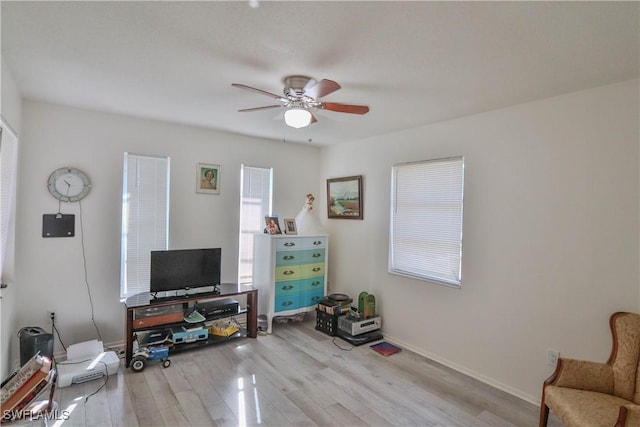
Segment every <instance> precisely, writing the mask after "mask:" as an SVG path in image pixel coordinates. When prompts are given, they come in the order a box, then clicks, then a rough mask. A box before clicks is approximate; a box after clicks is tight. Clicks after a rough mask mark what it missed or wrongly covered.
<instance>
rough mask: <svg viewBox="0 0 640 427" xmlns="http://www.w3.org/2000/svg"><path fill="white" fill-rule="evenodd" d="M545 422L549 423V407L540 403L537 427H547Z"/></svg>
mask: <svg viewBox="0 0 640 427" xmlns="http://www.w3.org/2000/svg"><path fill="white" fill-rule="evenodd" d="M547 422H549V407H548V406H547V405H546V404H545V403H544V401H542V403H540V424H539V427H547Z"/></svg>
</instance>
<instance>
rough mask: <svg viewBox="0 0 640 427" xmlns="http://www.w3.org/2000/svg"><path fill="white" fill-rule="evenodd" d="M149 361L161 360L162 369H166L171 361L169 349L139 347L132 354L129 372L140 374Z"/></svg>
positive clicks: (165, 347) (164, 347) (162, 347)
mask: <svg viewBox="0 0 640 427" xmlns="http://www.w3.org/2000/svg"><path fill="white" fill-rule="evenodd" d="M149 360H161V361H162V367H163V368H168V367H169V366H171V360H169V347H167V346H158V347H139V348H137V349H136V350H135V351H134V352H133V358H132V359H131V370H133V372H142V371H143V370H144V368H145V367H146V365H147V362H148V361H149Z"/></svg>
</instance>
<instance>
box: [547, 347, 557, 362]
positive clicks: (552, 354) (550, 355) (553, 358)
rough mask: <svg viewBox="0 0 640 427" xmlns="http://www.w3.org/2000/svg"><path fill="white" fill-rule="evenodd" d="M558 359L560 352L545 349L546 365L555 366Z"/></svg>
mask: <svg viewBox="0 0 640 427" xmlns="http://www.w3.org/2000/svg"><path fill="white" fill-rule="evenodd" d="M559 358H560V352H559V351H558V350H553V349H551V348H548V349H547V365H549V366H556V365H557V364H558V359H559Z"/></svg>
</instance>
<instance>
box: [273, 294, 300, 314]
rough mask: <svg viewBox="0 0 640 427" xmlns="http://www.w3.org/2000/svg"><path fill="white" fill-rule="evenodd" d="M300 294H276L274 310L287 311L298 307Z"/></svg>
mask: <svg viewBox="0 0 640 427" xmlns="http://www.w3.org/2000/svg"><path fill="white" fill-rule="evenodd" d="M300 307H301V305H300V294H285V295H279V296H276V303H275V311H276V312H279V311H287V310H295V309H296V308H300Z"/></svg>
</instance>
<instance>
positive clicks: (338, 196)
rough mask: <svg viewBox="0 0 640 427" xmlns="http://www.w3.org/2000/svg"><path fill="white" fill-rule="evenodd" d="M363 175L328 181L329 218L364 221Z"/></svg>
mask: <svg viewBox="0 0 640 427" xmlns="http://www.w3.org/2000/svg"><path fill="white" fill-rule="evenodd" d="M362 199H363V194H362V175H356V176H347V177H344V178H330V179H327V217H328V218H330V219H336V218H340V219H363V214H362V201H363V200H362Z"/></svg>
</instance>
